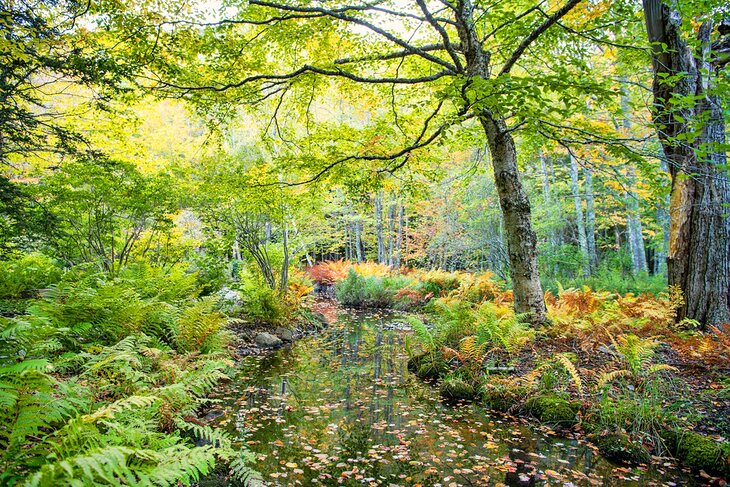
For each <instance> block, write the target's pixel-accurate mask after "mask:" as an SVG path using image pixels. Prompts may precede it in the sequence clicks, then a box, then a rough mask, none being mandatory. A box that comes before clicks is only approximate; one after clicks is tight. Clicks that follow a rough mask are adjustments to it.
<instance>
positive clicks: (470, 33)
mask: <svg viewBox="0 0 730 487" xmlns="http://www.w3.org/2000/svg"><path fill="white" fill-rule="evenodd" d="M451 8H453V9H454V10H455V26H456V30H457V32H458V34H459V40H460V41H461V51H462V52H463V53H464V58H465V60H466V75H467V78H483V79H488V78H489V76H490V69H489V60H490V56H491V54H490V53H487V52H486V51H485V50H484V47H483V45H482V41H481V39H480V37H479V35H478V33H477V29H476V26H475V25H474V19H473V17H472V14H473V6H472V4H471V2H469V1H459V2H456V3H455V4H454V5H452V7H451ZM465 88H466V87H465ZM462 93H463V97H464V100H463V101H464V104H465V106H469V105H470V104H471V101H470V100H469V95H468V90H466V89H464V90H462ZM476 115H477V117H478V118H479V122H480V123H481V125H482V127H483V129H484V133H485V135H486V138H487V144H488V145H489V151H490V153H491V155H492V169H493V170H494V182H495V185H496V186H497V193H498V195H499V205H500V207H501V209H502V215H503V216H504V230H505V234H506V239H505V240H506V241H507V253H508V255H509V262H510V276H511V277H512V289H513V292H514V296H515V312H517V313H524V314H526V315H527V317H528V319H529V320H530V321H531V322H532V323H533V324H535V325H537V324H541V323H544V322H545V321H547V309H546V307H545V296H544V294H543V292H542V285H541V284H540V275H539V272H538V269H537V236H536V235H535V231H534V230H533V228H532V221H531V208H530V200H529V199H528V198H527V194H526V193H525V190H524V188H523V187H522V181H520V174H519V170H518V169H517V151H516V149H515V141H514V139H513V138H512V134H511V132H509V131H508V129H507V124H506V123H505V121H504V119H503V118H502V117H500V116H499V115H498V114H496V113H494V112H492V111H490V110H487V109H481V110H479V111H478V112H477V114H476Z"/></svg>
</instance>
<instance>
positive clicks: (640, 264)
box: [626, 164, 647, 274]
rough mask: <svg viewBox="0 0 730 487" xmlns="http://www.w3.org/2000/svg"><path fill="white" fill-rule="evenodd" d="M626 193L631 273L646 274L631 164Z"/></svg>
mask: <svg viewBox="0 0 730 487" xmlns="http://www.w3.org/2000/svg"><path fill="white" fill-rule="evenodd" d="M628 171H629V174H628V176H629V177H628V181H627V185H628V188H627V191H626V210H627V211H626V233H627V234H628V235H627V238H628V240H629V252H630V253H631V271H632V272H633V273H634V274H638V273H639V272H646V270H647V267H646V248H645V247H644V232H643V230H642V226H641V214H640V213H639V195H638V193H637V192H636V170H635V168H634V166H633V165H632V164H630V165H629V168H628Z"/></svg>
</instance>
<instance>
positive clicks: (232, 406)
mask: <svg viewBox="0 0 730 487" xmlns="http://www.w3.org/2000/svg"><path fill="white" fill-rule="evenodd" d="M402 321H404V320H403V317H402V316H398V315H387V314H380V315H379V314H350V313H345V314H343V315H342V316H341V317H340V320H339V323H337V324H336V325H333V326H332V327H331V328H330V329H329V330H327V331H326V332H324V333H323V334H322V335H320V336H319V337H316V338H307V339H304V340H301V341H299V342H297V343H295V344H293V345H292V346H291V348H289V349H282V350H280V351H278V352H277V353H274V354H272V355H270V356H267V357H249V358H247V359H245V360H244V361H243V363H242V364H241V368H240V376H239V377H238V380H237V381H235V384H237V385H238V387H232V388H231V389H230V390H228V391H226V397H225V403H226V406H227V408H228V409H229V410H230V411H231V414H229V415H227V416H226V418H229V419H227V421H228V423H227V425H228V428H230V430H231V432H232V433H233V434H234V435H235V436H236V437H237V438H238V439H239V440H240V442H241V443H242V444H246V445H247V446H248V448H250V449H251V450H252V451H253V452H255V453H256V454H257V455H258V461H257V463H256V468H257V469H258V470H259V471H260V472H261V473H262V474H263V475H264V478H265V480H266V481H267V482H269V483H270V484H271V485H388V486H390V485H419V484H420V485H422V486H427V485H433V486H436V485H442V486H459V485H497V484H500V483H503V484H506V485H542V484H546V483H549V484H555V485H571V484H573V485H639V484H641V485H664V484H666V483H668V482H673V483H674V484H678V485H694V484H693V482H694V479H693V478H692V477H691V476H687V475H686V474H684V473H683V472H680V471H677V470H670V469H668V468H667V469H665V470H659V469H657V468H649V469H643V470H642V469H634V470H628V469H620V468H617V467H616V466H614V465H612V464H610V463H609V462H607V461H606V460H604V459H602V458H601V457H600V456H597V455H596V454H595V452H594V451H593V450H592V449H591V448H589V447H587V446H586V445H584V444H582V443H579V442H578V441H576V440H566V439H560V438H556V437H553V436H548V435H547V434H545V433H542V432H539V431H536V430H533V429H530V428H529V427H528V426H526V425H523V424H519V423H516V422H514V421H509V420H507V419H503V418H501V417H500V416H491V415H489V414H488V413H487V412H486V411H484V410H483V408H481V407H480V406H478V405H472V404H467V405H462V406H459V407H447V406H444V405H442V404H441V403H440V402H439V400H438V394H437V391H436V390H435V389H433V388H432V387H430V386H428V385H424V384H422V383H420V382H419V381H417V380H416V379H415V378H414V377H413V376H412V375H411V374H409V373H408V372H407V369H406V359H407V357H406V354H405V351H404V349H405V338H404V332H402V331H398V330H397V329H395V330H394V329H393V328H398V327H397V326H394V324H397V323H398V322H402Z"/></svg>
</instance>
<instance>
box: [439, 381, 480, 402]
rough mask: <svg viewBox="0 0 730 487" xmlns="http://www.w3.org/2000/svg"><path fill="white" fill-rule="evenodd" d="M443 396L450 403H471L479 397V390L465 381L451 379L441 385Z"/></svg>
mask: <svg viewBox="0 0 730 487" xmlns="http://www.w3.org/2000/svg"><path fill="white" fill-rule="evenodd" d="M441 396H442V397H443V398H444V399H448V400H450V401H470V400H472V399H474V398H475V397H476V396H477V390H476V388H475V387H474V386H473V385H471V384H469V383H468V382H467V381H465V380H464V379H461V378H459V377H449V378H448V379H446V380H444V382H443V384H441Z"/></svg>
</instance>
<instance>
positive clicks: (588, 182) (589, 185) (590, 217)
mask: <svg viewBox="0 0 730 487" xmlns="http://www.w3.org/2000/svg"><path fill="white" fill-rule="evenodd" d="M583 174H584V175H585V192H586V243H587V244H588V263H589V264H590V266H591V269H595V268H596V267H598V251H597V250H596V209H595V197H594V195H593V171H592V170H591V168H589V167H584V168H583Z"/></svg>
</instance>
